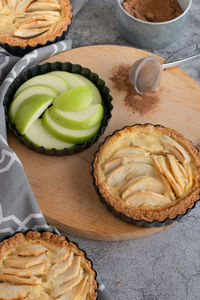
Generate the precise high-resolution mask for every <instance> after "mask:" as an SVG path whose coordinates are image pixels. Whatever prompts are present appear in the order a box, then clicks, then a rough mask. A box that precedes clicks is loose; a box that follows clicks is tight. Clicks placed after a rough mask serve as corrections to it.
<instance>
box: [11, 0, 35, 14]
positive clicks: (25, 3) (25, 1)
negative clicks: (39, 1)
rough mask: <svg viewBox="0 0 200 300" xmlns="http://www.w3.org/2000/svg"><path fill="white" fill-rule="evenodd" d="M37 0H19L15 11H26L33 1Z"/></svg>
mask: <svg viewBox="0 0 200 300" xmlns="http://www.w3.org/2000/svg"><path fill="white" fill-rule="evenodd" d="M34 1H35V0H22V1H18V4H17V6H16V8H15V11H16V12H17V13H18V12H25V10H27V8H28V7H29V6H30V5H31V3H32V2H34Z"/></svg>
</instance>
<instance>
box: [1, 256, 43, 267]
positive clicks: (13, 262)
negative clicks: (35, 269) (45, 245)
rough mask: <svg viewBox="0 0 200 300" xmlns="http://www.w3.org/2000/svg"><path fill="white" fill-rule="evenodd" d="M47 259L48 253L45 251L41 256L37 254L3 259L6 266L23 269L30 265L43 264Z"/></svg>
mask: <svg viewBox="0 0 200 300" xmlns="http://www.w3.org/2000/svg"><path fill="white" fill-rule="evenodd" d="M46 259H47V254H46V253H44V254H42V255H40V256H36V257H31V256H28V257H23V256H17V257H12V258H7V259H5V260H4V261H3V265H4V266H6V267H11V268H17V269H23V268H29V267H32V266H35V265H38V264H41V263H43V262H44V261H45V260H46Z"/></svg>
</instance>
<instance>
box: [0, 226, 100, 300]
mask: <svg viewBox="0 0 200 300" xmlns="http://www.w3.org/2000/svg"><path fill="white" fill-rule="evenodd" d="M95 277H96V273H95V271H94V270H93V269H92V265H91V262H90V261H89V260H88V259H86V257H85V255H84V252H83V251H81V250H79V249H78V247H77V246H76V245H75V244H73V243H72V242H67V241H66V239H65V237H64V236H59V235H57V234H53V233H50V232H44V233H39V232H35V231H29V232H28V233H26V235H24V234H23V233H17V234H15V235H14V236H13V237H11V238H9V239H7V240H4V241H3V242H1V243H0V300H16V299H20V300H22V299H27V300H33V299H34V300H36V299H37V300H53V299H60V300H68V299H69V300H72V299H77V300H95V299H96V298H97V293H96V289H97V282H96V279H95Z"/></svg>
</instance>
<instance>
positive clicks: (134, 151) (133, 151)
mask: <svg viewBox="0 0 200 300" xmlns="http://www.w3.org/2000/svg"><path fill="white" fill-rule="evenodd" d="M145 153H146V152H145V150H144V149H143V148H141V147H139V146H131V147H128V148H124V149H121V150H119V151H117V152H116V153H115V154H114V156H113V157H117V156H124V155H125V156H127V155H145Z"/></svg>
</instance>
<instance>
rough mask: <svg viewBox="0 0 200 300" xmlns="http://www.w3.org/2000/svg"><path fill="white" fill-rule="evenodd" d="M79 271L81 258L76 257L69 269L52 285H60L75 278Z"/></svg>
mask: <svg viewBox="0 0 200 300" xmlns="http://www.w3.org/2000/svg"><path fill="white" fill-rule="evenodd" d="M80 269H81V257H80V256H76V257H74V258H73V261H72V263H71V265H70V266H69V268H67V270H66V271H65V272H64V273H61V274H60V275H58V276H57V277H56V278H55V280H54V281H53V282H52V283H53V285H55V286H56V285H61V284H63V283H65V282H67V281H69V280H72V279H74V278H76V277H77V276H78V274H79V272H80Z"/></svg>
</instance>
